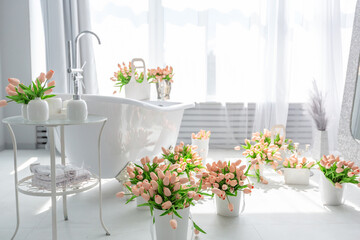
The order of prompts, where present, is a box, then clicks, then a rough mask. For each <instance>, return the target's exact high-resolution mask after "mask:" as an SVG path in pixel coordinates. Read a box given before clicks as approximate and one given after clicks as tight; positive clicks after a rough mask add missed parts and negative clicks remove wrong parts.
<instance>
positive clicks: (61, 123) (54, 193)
mask: <svg viewBox="0 0 360 240" xmlns="http://www.w3.org/2000/svg"><path fill="white" fill-rule="evenodd" d="M15 118H16V117H12V118H7V119H3V122H4V123H6V124H7V126H8V129H9V132H10V135H11V139H12V144H13V151H14V172H15V174H14V177H15V179H14V180H15V204H16V220H17V223H16V229H15V232H14V234H13V236H12V237H11V239H14V238H15V236H16V234H17V232H18V230H19V225H20V214H19V196H18V192H19V184H21V183H23V182H24V180H26V179H27V178H24V179H22V180H20V181H18V172H17V144H16V138H15V134H14V131H13V129H12V127H11V125H12V124H14V125H34V123H31V122H29V121H16V120H18V119H15ZM12 119H13V120H14V121H12ZM106 121H107V118H105V117H104V118H102V119H96V120H95V121H93V122H92V121H86V122H83V123H81V122H74V123H71V122H69V121H67V120H64V121H61V120H60V121H56V122H55V123H51V122H44V123H43V124H42V123H41V122H39V123H37V124H38V125H45V126H47V127H48V134H49V142H50V167H51V194H50V196H51V208H52V239H53V240H56V239H57V223H56V196H59V195H61V196H62V197H63V214H64V219H65V221H67V220H68V213H67V198H66V196H67V195H68V194H72V193H74V192H81V191H85V190H88V189H90V188H91V187H94V186H96V185H97V184H91V185H90V186H87V187H84V188H82V189H79V190H76V191H67V190H66V189H65V188H64V189H62V190H61V191H62V192H57V191H56V182H55V177H56V176H55V165H56V156H55V142H54V128H55V127H57V126H60V138H61V164H63V165H64V164H65V142H64V141H65V140H64V139H65V138H64V126H65V125H80V124H89V123H102V126H101V129H100V132H99V136H98V164H99V173H98V183H99V217H100V222H101V226H102V227H103V229H104V230H105V233H106V235H107V236H109V235H110V233H109V231H108V229H107V228H106V226H105V224H104V221H103V217H102V188H101V151H100V150H101V141H100V140H101V135H102V132H103V129H104V126H105V124H106ZM20 192H22V193H25V192H24V191H23V190H22V191H20ZM25 194H27V195H33V196H49V194H48V193H32V192H31V191H28V192H26V193H25Z"/></svg>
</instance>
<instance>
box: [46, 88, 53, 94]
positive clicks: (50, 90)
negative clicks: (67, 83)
mask: <svg viewBox="0 0 360 240" xmlns="http://www.w3.org/2000/svg"><path fill="white" fill-rule="evenodd" d="M52 91H53V90H52V89H49V90H47V91H45V94H50V93H52Z"/></svg>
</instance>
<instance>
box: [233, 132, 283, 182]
mask: <svg viewBox="0 0 360 240" xmlns="http://www.w3.org/2000/svg"><path fill="white" fill-rule="evenodd" d="M251 141H252V142H254V143H253V144H251V142H250V140H248V139H245V145H243V146H242V147H243V148H244V149H245V151H244V152H243V155H244V156H245V157H246V158H249V159H250V165H249V167H248V169H247V170H246V174H248V171H249V170H250V169H255V176H256V178H257V181H258V182H261V183H263V184H267V183H268V181H267V180H266V179H265V178H264V177H263V176H261V174H260V166H261V165H262V164H268V165H271V167H272V168H273V169H274V170H275V169H276V168H277V166H278V165H279V163H278V161H281V160H282V158H281V153H280V152H279V150H280V148H279V147H278V145H276V144H273V143H272V142H271V132H270V131H268V130H267V129H265V130H264V133H262V132H256V133H253V134H252V139H251ZM240 149H241V147H240V146H237V147H235V150H240ZM248 176H251V175H248Z"/></svg>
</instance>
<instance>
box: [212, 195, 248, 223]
mask: <svg viewBox="0 0 360 240" xmlns="http://www.w3.org/2000/svg"><path fill="white" fill-rule="evenodd" d="M241 195H242V192H241V191H238V194H237V196H236V197H233V196H227V198H228V199H229V201H228V200H227V198H225V200H222V199H221V198H219V197H218V196H217V195H216V196H215V199H216V200H215V201H216V212H217V214H218V215H220V216H224V217H237V216H239V212H240V202H241ZM229 202H230V203H232V204H233V205H234V210H233V211H232V212H231V211H230V210H229V208H228V205H229Z"/></svg>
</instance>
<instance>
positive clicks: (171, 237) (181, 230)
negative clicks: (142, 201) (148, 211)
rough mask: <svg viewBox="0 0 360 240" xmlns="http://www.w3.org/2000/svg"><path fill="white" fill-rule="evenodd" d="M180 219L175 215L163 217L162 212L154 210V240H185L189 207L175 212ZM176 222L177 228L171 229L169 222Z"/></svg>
mask: <svg viewBox="0 0 360 240" xmlns="http://www.w3.org/2000/svg"><path fill="white" fill-rule="evenodd" d="M176 211H177V212H178V213H179V214H180V216H181V217H182V218H178V217H177V216H175V215H167V214H166V215H164V216H160V215H161V214H162V213H164V210H159V209H154V216H155V233H156V238H155V239H156V240H187V234H188V224H189V213H190V207H187V208H184V209H179V210H176ZM172 218H174V219H176V221H177V228H176V229H172V228H171V226H170V220H171V219H172Z"/></svg>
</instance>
